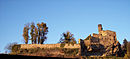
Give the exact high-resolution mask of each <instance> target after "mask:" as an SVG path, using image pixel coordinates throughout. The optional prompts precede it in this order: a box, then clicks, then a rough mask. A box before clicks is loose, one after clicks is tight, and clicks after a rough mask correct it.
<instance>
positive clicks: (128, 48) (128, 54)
mask: <svg viewBox="0 0 130 59" xmlns="http://www.w3.org/2000/svg"><path fill="white" fill-rule="evenodd" d="M129 58H130V42H128V43H127V54H125V56H124V59H129Z"/></svg>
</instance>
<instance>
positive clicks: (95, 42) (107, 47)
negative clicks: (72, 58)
mask: <svg viewBox="0 0 130 59" xmlns="http://www.w3.org/2000/svg"><path fill="white" fill-rule="evenodd" d="M98 31H99V34H95V33H93V34H92V36H91V38H90V39H89V40H84V44H85V46H88V47H87V51H88V53H86V54H87V55H89V56H92V55H97V54H99V55H102V56H111V55H116V54H117V53H118V52H119V51H121V50H120V48H121V47H120V43H119V41H117V38H116V32H114V31H110V30H103V28H102V25H101V24H99V25H98ZM88 37H90V35H89V36H88ZM88 37H87V38H88ZM93 52H94V53H93ZM81 53H82V52H81Z"/></svg>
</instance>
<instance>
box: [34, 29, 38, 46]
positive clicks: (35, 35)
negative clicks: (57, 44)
mask: <svg viewBox="0 0 130 59" xmlns="http://www.w3.org/2000/svg"><path fill="white" fill-rule="evenodd" d="M37 37H38V30H37V28H36V27H35V33H34V44H36V43H37Z"/></svg>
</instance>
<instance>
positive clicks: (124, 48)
mask: <svg viewBox="0 0 130 59" xmlns="http://www.w3.org/2000/svg"><path fill="white" fill-rule="evenodd" d="M127 43H128V41H127V40H126V38H125V39H124V40H123V49H122V50H123V51H124V54H126V53H127Z"/></svg>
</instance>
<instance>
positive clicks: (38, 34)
mask: <svg viewBox="0 0 130 59" xmlns="http://www.w3.org/2000/svg"><path fill="white" fill-rule="evenodd" d="M29 29H30V36H31V38H30V40H31V42H32V44H43V43H44V41H45V40H46V39H47V37H46V35H47V33H48V27H47V25H46V23H44V22H42V23H41V24H40V23H37V26H35V24H34V23H33V22H32V23H31V25H30V27H29V25H26V26H25V27H24V29H23V37H24V40H25V43H26V44H27V43H28V40H29V35H28V32H29Z"/></svg>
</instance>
